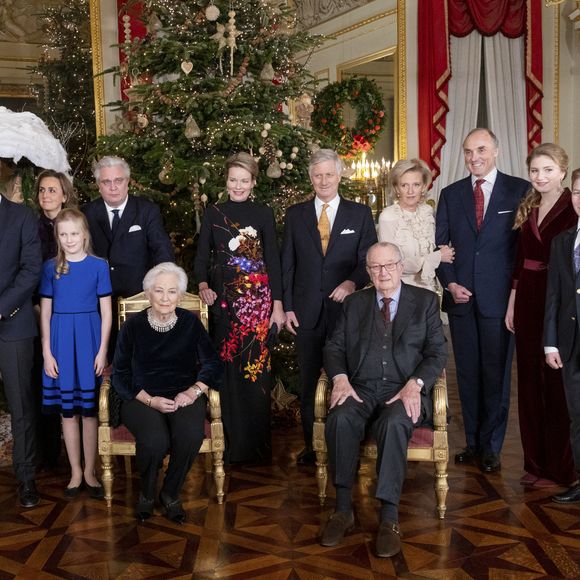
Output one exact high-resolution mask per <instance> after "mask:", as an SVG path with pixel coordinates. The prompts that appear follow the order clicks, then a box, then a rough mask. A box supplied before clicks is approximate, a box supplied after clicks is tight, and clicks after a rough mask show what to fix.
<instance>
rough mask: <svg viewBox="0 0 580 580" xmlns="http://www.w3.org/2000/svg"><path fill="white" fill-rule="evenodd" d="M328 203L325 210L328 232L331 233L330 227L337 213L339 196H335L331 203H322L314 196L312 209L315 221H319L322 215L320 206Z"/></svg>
mask: <svg viewBox="0 0 580 580" xmlns="http://www.w3.org/2000/svg"><path fill="white" fill-rule="evenodd" d="M325 203H328V207H327V208H326V215H327V216H328V221H329V222H330V231H332V226H333V225H334V220H335V218H336V212H337V211H338V205H339V204H340V195H338V194H336V196H335V197H334V199H332V200H331V201H322V200H321V199H319V198H318V196H316V197H315V198H314V209H315V210H316V221H317V222H318V221H319V220H320V214H321V213H322V206H323V205H324V204H325Z"/></svg>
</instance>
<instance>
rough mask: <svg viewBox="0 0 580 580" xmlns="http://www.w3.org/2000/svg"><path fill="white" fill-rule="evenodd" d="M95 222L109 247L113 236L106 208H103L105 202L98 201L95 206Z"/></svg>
mask: <svg viewBox="0 0 580 580" xmlns="http://www.w3.org/2000/svg"><path fill="white" fill-rule="evenodd" d="M95 209H96V212H95V213H96V220H95V221H96V222H97V224H98V226H99V228H100V229H101V231H102V233H103V236H105V238H106V240H107V242H108V243H109V245H111V240H112V238H113V234H112V232H111V224H110V223H109V216H108V214H107V208H106V207H105V202H104V201H103V200H102V199H100V200H99V201H98V203H97V204H96V208H95Z"/></svg>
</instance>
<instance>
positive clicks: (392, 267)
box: [367, 260, 401, 274]
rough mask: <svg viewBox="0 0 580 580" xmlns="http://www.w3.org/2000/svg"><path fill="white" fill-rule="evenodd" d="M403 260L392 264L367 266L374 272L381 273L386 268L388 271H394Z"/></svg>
mask: <svg viewBox="0 0 580 580" xmlns="http://www.w3.org/2000/svg"><path fill="white" fill-rule="evenodd" d="M400 262H401V260H398V261H396V262H391V263H390V264H373V265H372V266H370V265H369V266H367V268H368V269H369V270H370V271H371V272H372V273H373V274H379V273H380V272H381V270H382V269H383V268H384V269H385V270H386V271H387V272H392V271H393V270H395V269H396V268H397V265H398V264H399V263H400Z"/></svg>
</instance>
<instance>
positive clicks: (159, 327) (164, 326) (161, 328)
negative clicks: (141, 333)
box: [147, 308, 177, 332]
mask: <svg viewBox="0 0 580 580" xmlns="http://www.w3.org/2000/svg"><path fill="white" fill-rule="evenodd" d="M147 321H148V322H149V326H150V327H151V328H152V329H153V330H155V331H157V332H169V331H170V330H171V329H172V328H173V327H174V326H175V325H176V324H177V314H175V312H174V313H173V316H172V317H171V318H170V319H169V320H166V321H165V322H159V321H158V320H155V318H153V314H151V308H148V309H147Z"/></svg>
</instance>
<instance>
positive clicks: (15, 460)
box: [0, 196, 42, 507]
mask: <svg viewBox="0 0 580 580" xmlns="http://www.w3.org/2000/svg"><path fill="white" fill-rule="evenodd" d="M41 270H42V254H41V250H40V240H39V238H38V226H37V220H36V218H35V217H34V214H33V213H32V211H30V209H28V208H26V207H24V206H23V205H20V204H16V203H12V202H11V201H8V200H7V199H6V198H4V197H2V196H0V374H2V380H3V382H4V392H5V394H6V399H7V400H8V405H9V407H10V415H11V420H12V438H13V440H14V449H13V451H12V464H13V466H14V472H15V474H16V478H17V479H18V482H19V486H18V496H19V499H20V505H21V506H22V507H34V506H35V505H38V502H39V501H40V498H39V496H38V492H37V490H36V485H35V482H34V478H35V466H34V460H35V454H36V434H35V429H36V425H35V418H36V409H35V401H37V399H38V397H37V396H36V394H35V392H34V388H33V387H34V382H33V380H32V368H33V351H34V344H33V341H34V337H35V336H36V335H37V325H36V320H35V318H34V313H33V310H32V301H31V297H32V294H33V292H34V290H36V287H37V286H38V282H39V280H40V274H41Z"/></svg>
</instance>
